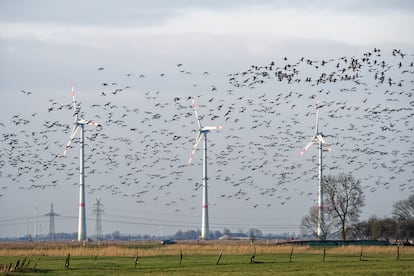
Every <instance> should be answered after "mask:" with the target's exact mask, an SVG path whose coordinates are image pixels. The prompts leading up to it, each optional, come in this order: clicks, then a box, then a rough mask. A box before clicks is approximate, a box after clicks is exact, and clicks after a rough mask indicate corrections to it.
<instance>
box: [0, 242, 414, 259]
mask: <svg viewBox="0 0 414 276" xmlns="http://www.w3.org/2000/svg"><path fill="white" fill-rule="evenodd" d="M361 249H362V250H363V253H364V255H367V254H385V255H393V254H396V252H397V249H396V247H395V246H363V247H361V246H356V245H348V246H338V247H327V251H328V252H329V254H338V255H358V254H360V252H361ZM291 250H292V245H290V244H285V245H278V244H275V243H269V244H267V243H256V244H255V245H251V244H250V243H249V242H247V241H208V242H199V243H198V242H179V243H176V244H171V245H160V244H159V243H158V242H105V243H101V244H99V245H98V244H96V243H89V244H86V245H85V246H83V245H82V244H81V243H78V242H54V243H50V242H13V243H11V242H10V243H9V242H4V243H0V256H66V255H67V254H68V253H70V254H71V256H114V257H134V256H137V255H138V256H140V257H144V256H171V255H177V254H179V252H181V251H182V252H183V254H185V255H192V256H197V255H218V254H219V252H221V251H223V252H224V253H225V254H226V255H249V254H254V253H256V254H290V252H291ZM293 250H294V254H321V251H322V250H323V249H322V248H318V247H310V246H300V245H293ZM400 254H404V255H406V254H407V255H413V254H414V247H409V246H406V247H400Z"/></svg>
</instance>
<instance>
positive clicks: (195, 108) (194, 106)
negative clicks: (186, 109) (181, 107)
mask: <svg viewBox="0 0 414 276" xmlns="http://www.w3.org/2000/svg"><path fill="white" fill-rule="evenodd" d="M191 102H192V104H193V110H194V114H195V116H196V119H197V124H198V129H201V122H200V118H199V117H198V113H197V105H196V103H195V101H194V97H191Z"/></svg>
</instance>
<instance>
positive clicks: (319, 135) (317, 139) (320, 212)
mask: <svg viewBox="0 0 414 276" xmlns="http://www.w3.org/2000/svg"><path fill="white" fill-rule="evenodd" d="M319 108H320V105H319V99H318V102H317V104H316V128H315V134H314V135H313V137H312V138H311V140H310V141H309V143H308V144H307V145H306V147H305V148H304V149H303V150H302V152H301V153H300V154H301V155H303V154H304V153H305V152H306V150H307V149H308V148H309V147H310V146H311V145H312V144H316V143H318V150H319V176H318V229H317V236H318V238H320V239H322V238H323V231H322V227H323V224H324V211H323V187H322V173H323V172H322V151H323V146H326V148H327V149H328V151H332V149H331V147H330V146H329V145H328V144H327V143H326V141H325V138H324V137H323V134H322V132H320V131H319Z"/></svg>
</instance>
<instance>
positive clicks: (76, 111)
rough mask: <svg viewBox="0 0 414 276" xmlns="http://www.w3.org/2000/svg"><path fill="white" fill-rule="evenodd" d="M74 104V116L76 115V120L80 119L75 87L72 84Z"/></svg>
mask: <svg viewBox="0 0 414 276" xmlns="http://www.w3.org/2000/svg"><path fill="white" fill-rule="evenodd" d="M72 106H73V116H75V117H76V121H77V120H78V109H77V107H76V99H75V89H74V87H73V84H72Z"/></svg>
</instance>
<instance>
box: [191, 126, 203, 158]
mask: <svg viewBox="0 0 414 276" xmlns="http://www.w3.org/2000/svg"><path fill="white" fill-rule="evenodd" d="M201 138H202V136H201V131H199V132H198V134H197V137H196V139H195V143H194V146H193V150H192V151H191V154H190V159H189V160H188V164H191V161H192V160H193V157H194V154H195V151H196V149H197V147H198V144H199V143H200V141H201Z"/></svg>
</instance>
